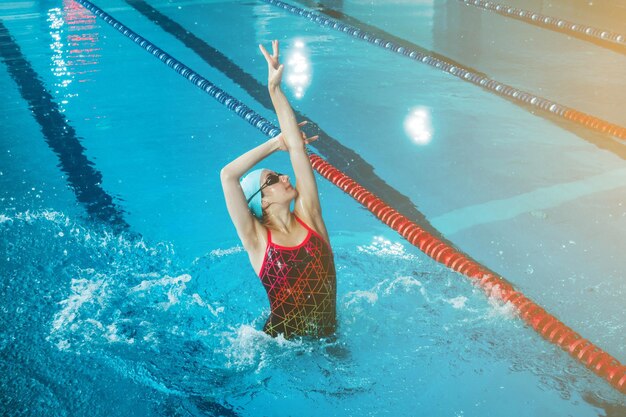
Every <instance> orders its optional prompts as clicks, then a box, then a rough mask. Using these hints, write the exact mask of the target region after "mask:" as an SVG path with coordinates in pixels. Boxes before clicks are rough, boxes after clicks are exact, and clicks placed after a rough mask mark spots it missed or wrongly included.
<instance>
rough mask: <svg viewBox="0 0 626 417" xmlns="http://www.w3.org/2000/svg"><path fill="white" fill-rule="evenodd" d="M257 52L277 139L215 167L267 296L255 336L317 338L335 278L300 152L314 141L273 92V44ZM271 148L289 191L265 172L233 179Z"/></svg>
mask: <svg viewBox="0 0 626 417" xmlns="http://www.w3.org/2000/svg"><path fill="white" fill-rule="evenodd" d="M259 48H260V49H261V52H262V53H263V56H264V57H265V59H266V61H267V68H268V89H269V93H270V97H271V99H272V103H273V105H274V109H275V110H276V115H277V116H278V122H279V124H280V129H281V133H280V135H278V136H276V137H274V138H272V139H270V140H268V141H267V142H265V143H263V144H261V145H259V146H257V147H256V148H254V149H252V150H250V151H248V152H246V153H244V154H243V155H241V156H239V157H238V158H237V159H235V160H234V161H232V162H230V163H229V164H228V165H226V166H225V167H224V168H223V169H222V171H221V173H220V177H221V181H222V188H223V190H224V197H225V199H226V207H227V208H228V213H229V214H230V217H231V220H232V222H233V224H234V225H235V228H236V229H237V234H238V235H239V238H240V239H241V242H242V243H243V247H244V248H245V250H246V252H248V257H249V259H250V263H251V264H252V268H253V269H254V271H255V272H256V273H257V275H258V276H259V278H260V279H261V283H262V284H263V286H264V287H265V290H266V292H267V296H268V298H269V302H270V310H271V312H270V317H269V318H268V320H267V322H266V323H265V326H264V328H263V330H264V331H265V332H266V333H268V334H269V335H271V336H277V335H279V334H283V335H284V337H286V338H289V337H291V336H294V335H299V336H313V337H325V336H329V335H331V334H332V333H333V332H334V331H335V325H336V279H335V278H336V277H335V265H334V260H333V253H332V250H331V248H330V244H329V239H328V232H327V231H326V226H325V225H324V220H323V219H322V209H321V207H320V201H319V196H318V191H317V184H316V182H315V177H314V175H313V168H312V167H311V162H310V161H309V158H308V156H307V154H306V150H305V146H306V145H307V144H308V143H309V142H311V141H313V140H316V139H317V136H313V137H311V138H307V137H306V135H304V134H303V133H302V132H301V131H300V126H302V125H304V124H305V123H306V122H304V123H300V124H298V123H297V121H296V118H295V115H294V113H293V110H292V109H291V106H290V104H289V101H288V100H287V98H286V97H285V94H284V93H283V91H282V90H281V87H280V84H281V79H282V74H283V68H284V67H283V65H282V64H280V63H279V59H278V41H273V42H272V55H270V54H269V53H268V52H267V50H266V49H265V48H264V47H263V45H259ZM279 150H280V151H287V152H288V153H289V158H290V160H291V165H292V167H293V171H294V173H295V175H296V186H295V188H294V187H293V186H292V185H291V183H290V182H289V176H287V175H284V174H280V173H278V172H275V171H272V170H270V169H257V170H255V171H252V172H250V173H248V174H247V175H246V176H245V177H244V178H243V179H241V180H240V178H241V177H242V175H243V174H244V173H246V172H247V171H248V170H250V169H251V168H252V167H253V166H254V165H255V164H257V163H258V162H260V161H261V160H263V159H264V158H266V157H267V156H269V155H270V154H272V153H274V152H276V151H279ZM293 200H295V205H294V211H293V212H292V211H291V210H290V206H291V202H292V201H293Z"/></svg>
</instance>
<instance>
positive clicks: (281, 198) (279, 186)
mask: <svg viewBox="0 0 626 417" xmlns="http://www.w3.org/2000/svg"><path fill="white" fill-rule="evenodd" d="M276 174H277V173H276V172H274V171H270V170H265V171H263V174H261V184H265V183H266V181H267V177H268V176H271V175H276ZM278 179H279V180H278V182H277V183H275V184H272V185H268V186H266V187H265V188H263V191H262V198H263V199H265V200H266V201H267V202H269V203H287V202H291V200H293V199H294V198H296V196H297V195H298V192H297V191H296V189H295V188H293V186H292V185H291V183H290V182H289V175H285V174H280V175H279V177H278Z"/></svg>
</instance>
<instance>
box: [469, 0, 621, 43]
mask: <svg viewBox="0 0 626 417" xmlns="http://www.w3.org/2000/svg"><path fill="white" fill-rule="evenodd" d="M459 1H460V2H461V3H464V4H466V5H468V6H475V7H478V8H480V9H484V10H489V11H492V12H495V13H498V14H500V15H502V16H506V17H510V18H512V19H516V20H521V21H523V22H526V23H530V24H533V25H537V26H540V27H545V28H547V29H550V30H554V31H556V32H561V33H565V34H567V35H572V36H575V37H577V38H579V39H583V40H586V41H588V42H592V43H595V44H597V45H601V46H604V47H606V48H609V49H612V50H616V51H618V52H621V53H626V35H623V34H621V33H616V32H611V31H610V30H604V29H598V28H595V27H593V26H587V25H583V24H582V23H575V22H570V21H568V20H565V19H560V18H558V17H553V16H548V15H544V14H541V13H537V12H533V11H530V10H524V9H520V8H518V7H510V6H507V5H504V4H498V3H494V2H492V1H485V0H459Z"/></svg>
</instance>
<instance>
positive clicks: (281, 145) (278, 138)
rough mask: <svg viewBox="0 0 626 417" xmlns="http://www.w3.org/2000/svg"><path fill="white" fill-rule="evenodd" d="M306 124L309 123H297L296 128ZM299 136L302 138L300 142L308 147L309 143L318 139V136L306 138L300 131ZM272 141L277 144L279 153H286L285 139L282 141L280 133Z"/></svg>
mask: <svg viewBox="0 0 626 417" xmlns="http://www.w3.org/2000/svg"><path fill="white" fill-rule="evenodd" d="M307 123H309V121H308V120H305V121H304V122H300V123H298V126H304V125H305V124H307ZM300 135H301V136H302V141H303V142H304V145H305V146H306V145H308V144H309V143H311V142H314V141H316V140H317V139H319V135H315V136H311V137H310V138H309V137H307V135H306V133H304V132H303V131H302V130H300ZM274 140H275V141H276V142H277V143H278V150H279V151H287V150H289V149H288V148H287V144H286V143H285V139H284V137H283V134H282V133H279V134H278V136H275V137H274Z"/></svg>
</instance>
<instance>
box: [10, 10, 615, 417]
mask: <svg viewBox="0 0 626 417" xmlns="http://www.w3.org/2000/svg"><path fill="white" fill-rule="evenodd" d="M96 4H98V5H99V6H100V7H102V8H103V9H104V10H105V11H107V12H108V13H110V14H111V15H112V16H114V17H115V18H116V19H118V20H120V21H121V22H123V23H124V24H125V25H127V26H129V27H130V28H132V29H133V30H134V31H136V32H138V33H139V34H141V35H142V36H144V37H146V38H147V39H149V40H150V41H152V42H154V43H155V44H156V45H158V46H159V47H161V48H162V49H164V50H165V51H167V52H168V53H170V54H172V55H173V56H174V57H176V58H177V59H179V60H180V61H182V62H184V63H185V64H186V65H188V66H189V67H191V68H193V69H194V70H195V71H197V72H198V73H200V74H201V75H202V76H204V77H206V78H207V79H209V80H211V82H213V83H215V84H216V85H218V86H219V87H220V88H223V89H224V90H225V91H227V92H228V93H229V94H232V95H233V96H235V97H237V98H238V99H239V100H241V101H243V102H244V103H246V104H247V105H248V106H250V107H251V108H252V109H253V110H254V111H256V112H258V113H259V114H261V115H262V116H264V117H266V118H268V119H269V120H271V121H274V122H275V116H274V115H273V114H272V111H271V110H270V109H268V108H267V106H266V105H264V100H267V97H266V92H265V90H263V89H264V85H265V77H266V69H265V66H264V65H265V64H264V62H263V59H262V57H261V55H260V54H259V53H258V49H257V47H256V45H257V44H258V43H265V44H268V43H269V41H270V40H271V39H279V40H281V45H282V46H283V50H282V54H283V56H284V57H285V61H287V59H288V57H293V56H294V54H295V53H296V52H301V53H303V55H304V56H306V57H307V59H308V63H309V65H310V67H311V69H312V71H311V74H310V80H309V85H308V86H305V88H304V90H303V91H302V92H301V93H298V92H297V91H296V89H295V87H293V86H289V85H288V86H286V87H285V90H286V91H287V94H288V95H289V96H290V98H291V99H292V102H293V104H294V107H296V109H297V110H298V111H299V112H300V113H301V114H303V115H305V116H306V117H307V118H309V119H310V120H312V121H314V122H315V123H317V124H318V125H319V126H320V128H322V129H323V130H324V131H325V132H326V133H328V135H330V136H331V137H329V138H322V139H321V142H324V143H318V144H316V145H315V146H314V148H315V150H316V151H318V152H320V154H322V155H323V156H324V157H325V158H327V159H329V160H335V162H336V163H337V165H338V167H339V168H341V169H342V170H344V171H345V172H347V173H348V174H349V175H352V176H354V177H355V178H357V177H358V178H359V181H361V182H362V183H363V185H365V186H366V187H368V188H371V189H372V190H373V191H374V192H376V193H378V194H381V195H384V196H386V197H387V200H388V202H389V203H390V204H391V205H394V206H395V207H397V208H398V209H400V210H402V211H403V212H405V213H409V214H411V216H412V218H413V219H414V220H415V221H416V222H418V223H420V224H422V225H424V226H425V227H426V226H427V227H431V226H430V225H432V226H433V227H435V228H436V229H438V230H439V231H440V232H441V234H442V236H443V237H444V238H445V239H447V240H448V241H450V242H451V243H453V244H454V245H455V246H456V247H458V248H459V249H461V250H462V251H464V252H465V253H467V254H469V255H470V256H472V257H473V258H474V259H476V260H477V261H479V262H481V263H482V264H484V265H485V266H486V267H488V268H490V269H492V270H494V271H496V272H497V273H499V274H501V275H502V276H504V277H506V278H507V279H508V280H509V281H510V282H512V283H513V284H514V285H515V286H516V287H517V288H518V289H520V290H521V291H523V292H524V293H525V294H526V295H527V296H528V297H530V298H532V299H533V300H535V301H536V302H537V303H539V304H540V305H542V306H544V307H545V308H546V309H547V310H548V311H550V312H551V313H553V314H554V315H556V316H557V317H559V318H560V319H561V320H562V321H563V322H565V323H566V324H567V325H568V326H570V327H572V328H573V329H575V330H576V331H577V332H579V333H580V334H581V335H582V336H583V337H585V338H587V339H589V340H590V341H592V342H593V343H595V344H597V345H598V346H600V347H601V348H603V349H605V350H606V351H607V352H609V353H611V354H612V355H614V356H615V357H616V358H617V359H619V360H620V361H622V363H624V362H626V343H625V342H626V340H625V337H624V334H625V326H624V323H625V322H626V309H625V308H624V307H625V305H624V299H625V297H624V295H625V294H626V281H625V280H624V275H623V271H624V270H626V260H625V258H624V257H623V247H624V245H623V242H624V238H625V237H626V236H625V233H626V202H625V196H626V163H625V162H624V155H625V154H626V153H625V150H624V145H623V143H620V142H617V141H615V140H612V139H608V138H606V137H602V136H601V135H598V134H595V133H590V132H589V131H586V130H585V129H583V128H578V127H575V126H573V125H569V124H566V123H564V122H559V121H556V120H552V119H548V118H545V117H542V116H541V115H536V114H533V113H531V112H530V111H529V110H528V109H526V108H523V107H520V106H517V105H515V104H513V103H512V102H509V101H506V100H503V99H502V98H499V97H497V96H495V95H493V94H491V93H489V92H487V91H484V90H481V89H479V88H477V87H475V86H473V85H471V84H468V83H464V82H463V81H461V80H459V79H457V78H454V77H451V76H449V75H447V74H445V73H443V72H440V71H437V70H436V69H433V68H431V67H428V66H424V65H420V64H418V63H416V62H414V61H410V60H407V59H404V58H402V57H400V56H396V55H393V54H390V53H389V52H388V51H385V50H383V49H381V48H376V47H374V46H372V45H370V44H367V43H363V42H359V41H357V40H356V39H353V38H349V37H347V36H345V35H343V34H341V33H339V32H333V31H330V30H328V29H326V28H323V27H320V26H317V25H315V24H313V23H311V22H309V21H306V20H304V19H301V18H298V17H296V16H294V15H291V14H289V13H287V12H285V11H283V10H281V9H278V8H276V7H274V6H271V5H269V4H267V3H265V2H262V1H250V2H245V3H243V2H218V1H164V0H152V1H149V2H143V1H137V0H132V1H130V0H129V1H128V2H126V1H121V0H111V1H106V2H101V3H96ZM293 4H297V5H302V4H300V3H293ZM307 4H308V5H311V4H312V3H307ZM324 4H325V5H326V6H327V7H331V8H333V9H335V10H339V11H342V12H343V13H344V14H345V15H348V16H351V17H352V18H353V19H358V20H359V21H361V22H363V23H364V24H367V25H370V26H371V27H374V28H377V30H379V31H380V32H381V33H387V34H390V35H393V36H396V37H400V38H403V39H406V40H408V41H410V42H413V43H415V44H417V45H419V46H420V47H422V48H425V49H428V50H431V51H435V52H437V53H439V54H442V55H445V56H447V57H449V58H450V59H453V60H456V61H457V62H460V63H463V64H464V65H467V66H471V67H473V68H475V69H476V70H477V71H481V72H484V73H486V74H488V75H489V76H490V77H492V78H494V79H497V80H499V81H502V82H506V83H508V84H511V85H514V86H517V87H519V88H523V89H525V90H527V91H530V92H533V93H535V94H538V95H541V96H543V97H547V98H550V99H552V100H555V101H557V102H559V103H561V104H564V105H567V106H570V107H573V108H576V109H579V110H581V111H584V112H587V113H590V114H593V115H595V116H597V117H600V118H603V119H605V120H608V121H611V122H613V123H617V124H621V125H626V119H625V118H624V114H623V112H622V111H621V107H620V104H621V103H622V102H623V98H624V97H625V95H626V82H625V81H624V79H623V77H621V74H622V73H623V68H625V67H626V57H624V56H623V55H620V54H619V53H616V52H612V51H607V50H604V49H602V48H601V47H598V46H596V45H592V44H588V43H585V42H583V41H581V40H579V39H570V38H568V37H567V36H564V35H562V34H559V33H554V32H549V31H544V30H541V29H539V28H537V27H533V26H530V25H527V24H524V23H523V22H519V21H514V20H510V19H506V18H504V17H502V16H498V15H495V14H490V13H488V12H485V11H480V10H478V9H473V8H470V7H468V6H464V5H463V4H462V3H461V2H458V1H446V2H444V1H441V2H439V1H435V2H422V3H419V4H417V5H415V4H410V3H407V2H400V1H399V2H395V3H394V2H384V4H383V5H373V4H371V3H369V2H349V1H342V2H337V1H333V2H331V1H329V2H325V3H324ZM305 7H306V6H305ZM526 7H530V6H528V5H527V6H526ZM555 10H560V11H561V12H564V13H565V12H566V11H567V8H564V9H558V8H555ZM543 12H544V13H545V12H546V11H545V10H544V11H543ZM572 13H573V12H570V14H571V15H570V16H566V17H567V18H569V19H574V18H575V17H578V18H583V17H582V16H580V15H576V14H575V13H573V14H572ZM589 16H591V17H590V18H592V17H593V15H592V14H591V15H589ZM0 19H1V23H2V27H0V30H1V31H2V33H0V35H1V36H3V38H2V39H3V41H2V45H0V46H1V47H2V48H3V49H2V50H3V59H2V64H1V65H0V88H1V91H2V93H3V98H2V100H0V103H1V104H0V105H1V107H0V120H1V122H0V143H1V148H0V231H1V238H0V248H1V249H2V252H1V253H0V254H1V255H2V258H1V259H0V268H1V274H2V275H1V281H0V282H1V286H0V299H1V300H2V301H1V302H0V306H1V308H2V315H1V316H0V317H1V318H0V352H1V353H0V387H1V388H0V389H1V396H0V398H1V400H0V407H1V408H0V410H1V411H2V413H3V415H4V414H6V415H10V416H14V415H15V416H40V415H47V416H82V415H89V416H100V415H106V416H129V415H146V416H220V415H225V416H234V415H237V416H313V415H329V416H364V415H371V416H379V415H389V416H414V415H441V416H501V415H511V416H528V415H533V416H544V415H546V416H547V415H570V416H620V415H624V413H626V399H625V398H624V396H623V395H621V394H619V393H617V392H616V391H615V390H614V389H613V388H611V387H610V386H609V385H608V384H607V383H605V382H604V381H603V380H602V379H600V378H598V377H596V376H595V375H593V374H592V373H590V372H589V371H588V370H586V369H585V368H584V367H582V366H581V365H579V364H577V363H576V362H574V361H573V360H572V359H571V358H570V357H569V356H568V355H567V354H566V353H564V352H562V351H561V350H560V349H558V348H557V347H555V346H553V345H551V344H549V343H547V342H546V341H544V340H543V339H541V338H540V337H539V336H538V335H537V334H536V333H535V332H533V331H532V330H531V329H529V328H528V327H526V326H525V325H523V324H522V322H521V321H520V320H519V319H517V318H516V316H515V314H514V312H513V311H512V309H511V308H510V306H507V305H501V304H499V303H497V302H495V301H493V300H489V299H487V298H486V297H485V296H484V295H483V293H482V291H481V290H479V289H477V288H474V287H473V286H472V285H471V284H470V283H469V282H468V281H467V280H466V279H465V278H464V277H462V276H461V275H459V274H457V273H454V272H452V271H449V270H447V269H446V268H445V267H443V266H441V265H439V264H437V263H435V262H434V261H432V260H431V259H430V258H428V257H426V256H425V255H423V254H422V253H421V252H420V251H418V250H417V249H416V248H414V247H413V246H411V245H409V244H408V243H407V242H406V241H404V240H403V239H402V238H400V237H399V236H398V235H397V234H396V233H395V232H393V231H392V230H390V229H389V228H387V227H386V226H384V225H383V224H382V223H380V222H379V221H378V220H377V219H375V218H374V217H373V216H372V215H371V214H370V213H369V212H368V211H366V210H365V209H363V208H362V207H361V206H360V205H359V204H358V203H356V202H355V201H354V200H352V199H351V198H350V197H348V196H346V195H345V194H343V193H342V192H341V191H340V190H338V189H337V188H336V187H335V186H333V185H332V184H330V183H328V182H327V181H325V180H324V179H322V178H321V177H318V185H319V188H320V194H321V199H322V205H323V209H324V216H325V220H326V224H327V227H328V230H329V234H330V238H331V242H332V245H333V249H334V252H335V261H336V265H337V272H338V315H339V317H338V319H339V329H338V332H337V337H336V338H335V339H333V340H322V341H310V340H295V341H285V340H284V339H280V338H279V339H271V338H269V337H268V336H266V335H265V334H264V333H263V332H261V331H260V328H261V326H262V323H263V322H264V320H265V317H266V315H267V314H268V312H269V306H268V303H267V299H266V295H265V294H264V291H263V288H262V286H261V285H260V284H259V283H258V282H257V278H256V277H255V275H254V272H253V270H252V268H251V267H250V266H249V263H248V260H247V256H246V254H245V252H244V251H243V249H242V248H241V246H240V243H239V242H238V240H237V236H236V234H235V231H234V228H233V226H232V225H231V223H230V220H229V218H228V215H227V213H226V210H225V207H224V202H223V197H222V194H221V187H220V185H219V181H218V173H219V170H220V168H221V167H223V166H224V165H225V164H226V163H228V162H229V161H231V160H232V159H234V158H235V157H236V156H238V155H240V154H241V153H243V152H245V151H246V150H248V149H250V148H251V147H253V146H255V145H256V144H258V143H260V141H262V140H264V136H263V135H262V134H261V133H260V132H258V131H257V130H256V129H254V128H253V127H252V126H250V125H249V124H247V123H246V122H244V121H243V120H241V119H240V118H239V117H237V116H236V115H234V114H233V113H231V112H229V111H228V109H226V108H225V107H223V106H221V105H220V104H218V103H217V102H215V101H214V100H213V99H212V98H211V97H209V96H208V95H207V94H205V93H203V92H202V91H201V90H199V89H197V88H196V87H194V85H192V84H191V83H189V82H188V81H186V80H185V79H184V78H182V77H180V76H179V75H177V74H176V73H175V72H174V71H172V70H171V69H170V68H168V67H167V66H165V65H163V64H162V63H161V62H159V61H158V60H156V59H155V58H154V57H152V56H150V55H149V54H148V53H146V52H145V51H144V50H143V49H141V48H139V47H138V46H136V45H134V44H133V43H132V42H131V41H129V40H128V39H127V38H126V37H124V36H123V35H122V34H120V33H119V32H117V31H116V30H114V29H113V28H112V27H110V26H109V25H108V24H106V23H105V22H103V21H102V20H100V19H98V18H96V17H95V16H94V15H93V14H91V13H90V12H88V11H87V10H85V9H84V8H82V7H81V6H80V5H78V4H77V3H75V2H73V1H70V0H54V1H52V0H43V1H40V2H28V1H16V2H10V3H3V4H1V5H0ZM592 23H594V24H596V25H597V21H593V22H592V21H590V22H589V24H592ZM613 24H614V23H613ZM611 29H612V30H619V28H611ZM623 32H626V30H624V31H623ZM190 35H193V39H192V38H191V37H190ZM194 42H195V43H194ZM300 45H303V47H302V46H300ZM554 51H559V54H558V56H555V53H554ZM581 62H584V65H581ZM265 103H266V101H265ZM414 109H421V112H422V113H420V114H422V116H424V115H425V116H424V117H426V119H427V123H425V124H424V126H425V128H424V130H425V131H426V132H422V133H421V134H422V135H427V136H430V141H429V142H428V143H427V144H420V143H416V141H415V140H413V139H412V138H411V137H409V135H407V132H406V131H405V128H404V125H405V121H406V120H407V118H409V117H410V115H412V114H413V111H414ZM420 137H423V136H420ZM266 165H267V166H270V167H273V168H275V169H277V170H280V171H282V172H284V171H285V170H286V171H289V168H288V167H289V165H288V160H287V158H286V157H285V155H274V156H272V157H271V158H270V160H268V161H267V164H266Z"/></svg>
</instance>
